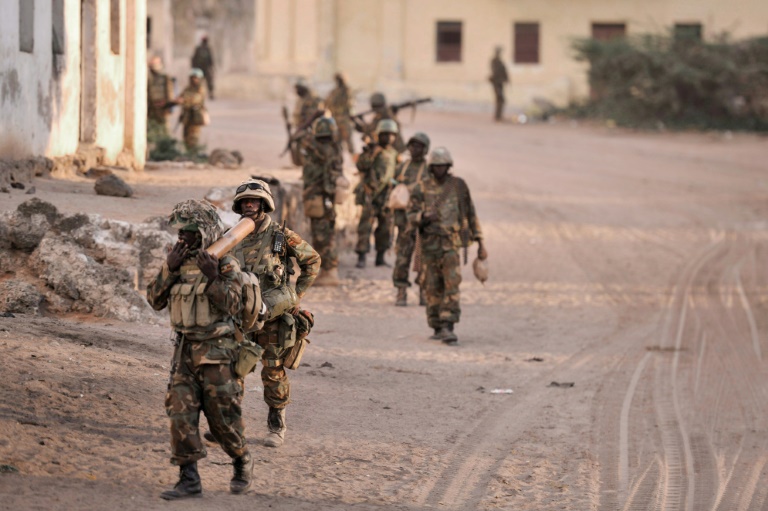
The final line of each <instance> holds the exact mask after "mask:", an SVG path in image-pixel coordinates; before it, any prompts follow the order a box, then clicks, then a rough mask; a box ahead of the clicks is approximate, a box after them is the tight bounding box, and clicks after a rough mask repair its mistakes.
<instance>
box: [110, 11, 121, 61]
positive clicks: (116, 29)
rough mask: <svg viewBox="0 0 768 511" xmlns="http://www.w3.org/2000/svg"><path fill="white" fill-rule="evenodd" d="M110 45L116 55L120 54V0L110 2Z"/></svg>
mask: <svg viewBox="0 0 768 511" xmlns="http://www.w3.org/2000/svg"><path fill="white" fill-rule="evenodd" d="M109 47H110V49H111V50H112V53H114V54H115V55H119V54H120V0H110V2H109Z"/></svg>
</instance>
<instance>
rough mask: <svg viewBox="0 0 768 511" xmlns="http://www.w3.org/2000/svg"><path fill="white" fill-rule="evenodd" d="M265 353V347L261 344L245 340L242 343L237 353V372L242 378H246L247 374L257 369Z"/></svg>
mask: <svg viewBox="0 0 768 511" xmlns="http://www.w3.org/2000/svg"><path fill="white" fill-rule="evenodd" d="M263 354H264V349H263V348H262V347H261V346H259V345H258V344H254V343H252V342H250V341H245V342H244V343H243V344H241V345H240V349H239V351H238V354H237V361H236V362H235V374H237V376H239V377H240V378H245V377H246V375H248V374H250V373H252V372H253V371H254V369H256V366H257V365H258V364H259V360H261V357H262V355H263Z"/></svg>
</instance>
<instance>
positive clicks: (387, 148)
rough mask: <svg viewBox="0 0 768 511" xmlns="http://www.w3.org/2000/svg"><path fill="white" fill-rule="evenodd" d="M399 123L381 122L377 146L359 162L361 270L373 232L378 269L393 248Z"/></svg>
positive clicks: (357, 249)
mask: <svg viewBox="0 0 768 511" xmlns="http://www.w3.org/2000/svg"><path fill="white" fill-rule="evenodd" d="M397 132H398V129H397V123H395V121H393V120H392V119H384V120H382V121H379V125H378V126H377V128H376V141H377V143H376V144H375V145H368V146H367V147H366V149H365V150H364V151H363V153H362V154H361V155H360V158H358V160H357V170H358V171H360V183H359V184H358V185H357V188H356V189H355V203H356V204H359V205H361V206H363V209H362V212H361V213H360V222H359V223H358V225H357V245H356V246H355V252H357V264H356V266H357V267H358V268H365V256H366V254H367V253H368V252H369V251H370V250H371V232H372V231H373V222H374V220H375V221H376V224H377V225H376V231H375V232H374V233H373V234H374V238H375V242H376V266H387V263H386V261H384V253H385V252H386V251H387V249H388V248H389V245H390V242H391V235H392V234H391V233H392V212H391V211H390V209H389V208H388V207H387V197H388V195H389V190H390V189H391V187H392V183H393V181H394V177H395V166H396V165H397V151H396V150H395V149H394V148H393V147H392V142H393V140H394V138H395V135H396V134H397Z"/></svg>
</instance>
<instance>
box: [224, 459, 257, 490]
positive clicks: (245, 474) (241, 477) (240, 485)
mask: <svg viewBox="0 0 768 511" xmlns="http://www.w3.org/2000/svg"><path fill="white" fill-rule="evenodd" d="M232 467H233V468H234V475H233V476H232V480H231V481H230V482H229V491H230V492H231V493H234V494H238V493H245V492H246V491H247V490H248V488H250V487H251V481H253V457H252V456H251V455H250V454H245V455H243V456H240V457H239V458H235V459H233V460H232Z"/></svg>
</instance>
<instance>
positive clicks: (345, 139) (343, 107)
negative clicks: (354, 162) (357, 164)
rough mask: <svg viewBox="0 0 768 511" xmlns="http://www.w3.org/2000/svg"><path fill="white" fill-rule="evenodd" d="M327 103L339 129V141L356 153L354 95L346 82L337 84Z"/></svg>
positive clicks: (352, 152)
mask: <svg viewBox="0 0 768 511" xmlns="http://www.w3.org/2000/svg"><path fill="white" fill-rule="evenodd" d="M325 104H326V105H327V106H328V109H329V110H330V111H331V115H333V118H334V120H335V121H336V126H337V127H338V129H339V142H341V143H344V144H346V145H347V150H348V151H349V152H350V153H351V154H354V152H355V146H354V144H353V143H352V121H351V115H352V97H351V95H350V91H349V87H347V85H346V84H344V85H337V86H336V87H335V88H334V89H333V90H332V91H331V92H330V94H328V97H327V98H326V100H325Z"/></svg>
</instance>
